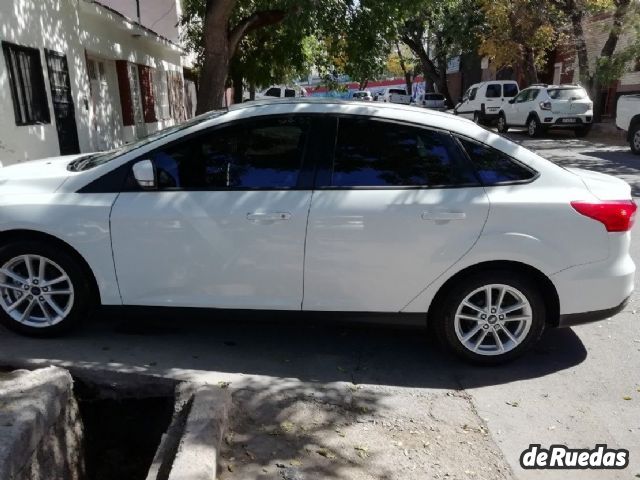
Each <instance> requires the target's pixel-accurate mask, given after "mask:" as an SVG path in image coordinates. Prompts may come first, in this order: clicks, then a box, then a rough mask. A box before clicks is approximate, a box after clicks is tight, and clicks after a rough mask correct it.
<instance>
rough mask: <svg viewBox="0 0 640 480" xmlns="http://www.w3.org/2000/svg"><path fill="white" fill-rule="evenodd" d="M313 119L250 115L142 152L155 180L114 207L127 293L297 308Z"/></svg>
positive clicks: (191, 302) (140, 297)
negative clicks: (149, 188) (152, 186)
mask: <svg viewBox="0 0 640 480" xmlns="http://www.w3.org/2000/svg"><path fill="white" fill-rule="evenodd" d="M311 122H312V119H311V118H309V117H304V116H302V117H301V116H270V117H263V118H259V119H252V120H243V121H241V122H239V123H237V124H235V125H232V126H224V127H221V128H216V129H212V130H210V131H207V132H205V133H203V134H198V135H196V136H193V137H191V138H187V139H183V140H180V141H176V142H172V143H171V144H169V145H167V146H165V147H162V148H160V149H158V150H156V151H155V152H152V153H151V154H148V155H145V158H148V159H150V160H151V161H152V162H153V164H154V167H155V171H156V176H157V180H158V189H157V190H154V191H128V192H122V193H121V194H120V195H119V196H118V199H117V200H116V202H115V204H114V207H113V211H112V215H111V232H112V242H113V254H114V261H115V266H116V272H117V275H118V282H119V286H120V292H121V295H122V300H123V303H125V304H128V305H160V306H162V305H164V306H188V307H219V308H250V309H252V308H256V309H285V310H299V309H300V308H301V303H302V279H303V278H302V274H303V263H304V240H305V230H306V226H307V214H308V211H309V205H310V202H311V190H310V188H309V186H307V185H306V184H305V182H306V181H305V175H304V173H303V172H304V171H305V169H304V167H303V158H304V155H305V150H306V145H307V140H308V138H309V135H310V129H311Z"/></svg>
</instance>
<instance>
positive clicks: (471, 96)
mask: <svg viewBox="0 0 640 480" xmlns="http://www.w3.org/2000/svg"><path fill="white" fill-rule="evenodd" d="M477 91H478V89H477V88H472V89H471V90H469V100H475V99H476V92H477Z"/></svg>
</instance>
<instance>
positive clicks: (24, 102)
mask: <svg viewBox="0 0 640 480" xmlns="http://www.w3.org/2000/svg"><path fill="white" fill-rule="evenodd" d="M2 50H3V51H4V59H5V62H6V64H7V71H8V72H9V85H10V87H11V97H12V98H13V110H14V113H15V116H16V125H35V124H38V123H50V122H51V117H50V115H49V102H48V100H47V92H46V90H45V87H44V76H43V74H42V63H41V62H40V51H39V50H37V49H35V48H28V47H22V46H19V45H14V44H12V43H8V42H2Z"/></svg>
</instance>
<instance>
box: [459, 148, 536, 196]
mask: <svg viewBox="0 0 640 480" xmlns="http://www.w3.org/2000/svg"><path fill="white" fill-rule="evenodd" d="M460 142H461V143H462V146H463V147H464V149H465V150H466V152H467V154H468V155H469V158H470V159H471V162H472V163H473V165H474V167H475V169H476V173H477V174H478V177H480V180H481V181H482V184H483V185H487V186H491V185H499V184H501V183H511V182H524V181H527V180H531V179H532V178H534V177H535V176H536V172H535V171H534V170H532V169H530V168H529V167H527V166H525V165H523V164H521V163H519V162H516V161H515V160H514V159H513V158H511V157H510V156H508V155H507V154H505V153H502V152H500V151H499V150H496V149H495V148H491V147H488V146H486V145H483V144H481V143H477V142H474V141H471V140H467V139H465V138H461V139H460Z"/></svg>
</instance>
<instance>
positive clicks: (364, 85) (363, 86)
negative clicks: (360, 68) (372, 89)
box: [358, 78, 369, 90]
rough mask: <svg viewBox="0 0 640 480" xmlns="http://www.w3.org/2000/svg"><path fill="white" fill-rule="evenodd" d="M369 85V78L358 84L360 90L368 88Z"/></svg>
mask: <svg viewBox="0 0 640 480" xmlns="http://www.w3.org/2000/svg"><path fill="white" fill-rule="evenodd" d="M367 85H369V79H368V78H365V79H364V80H362V81H360V83H359V84H358V90H364V89H365V88H367Z"/></svg>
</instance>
